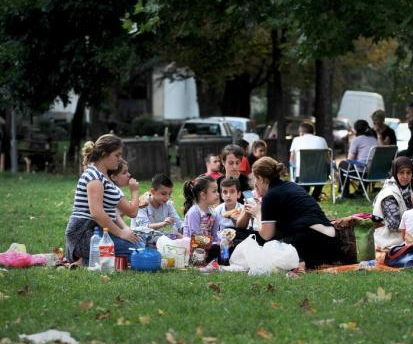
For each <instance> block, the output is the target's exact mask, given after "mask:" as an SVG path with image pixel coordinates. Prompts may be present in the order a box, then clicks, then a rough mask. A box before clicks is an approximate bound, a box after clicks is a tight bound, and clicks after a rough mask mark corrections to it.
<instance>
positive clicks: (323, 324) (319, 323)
mask: <svg viewBox="0 0 413 344" xmlns="http://www.w3.org/2000/svg"><path fill="white" fill-rule="evenodd" d="M333 322H334V319H322V320H314V321H313V324H314V325H316V326H318V327H331V326H332V325H333Z"/></svg>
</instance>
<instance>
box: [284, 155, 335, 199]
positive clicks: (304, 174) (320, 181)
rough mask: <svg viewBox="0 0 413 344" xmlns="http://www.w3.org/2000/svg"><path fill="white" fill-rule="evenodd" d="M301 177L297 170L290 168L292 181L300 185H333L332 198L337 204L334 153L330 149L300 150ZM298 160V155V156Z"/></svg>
mask: <svg viewBox="0 0 413 344" xmlns="http://www.w3.org/2000/svg"><path fill="white" fill-rule="evenodd" d="M298 152H299V170H300V173H299V176H298V178H297V176H296V172H297V169H296V168H295V167H294V166H290V180H291V181H292V182H295V183H296V184H298V185H302V186H313V185H326V184H330V185H331V198H332V200H333V203H335V202H336V194H335V190H334V183H335V178H334V169H333V152H332V150H331V149H330V148H326V149H300V150H299V151H298ZM297 160H298V155H297Z"/></svg>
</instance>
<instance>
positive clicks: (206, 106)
mask: <svg viewBox="0 0 413 344" xmlns="http://www.w3.org/2000/svg"><path fill="white" fill-rule="evenodd" d="M196 95H197V100H198V106H199V115H200V116H201V117H208V116H221V108H220V103H221V99H222V94H221V92H219V91H218V90H217V89H216V88H214V87H211V86H209V85H208V84H206V83H204V82H202V81H200V80H199V79H198V78H197V79H196Z"/></svg>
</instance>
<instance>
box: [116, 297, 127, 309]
mask: <svg viewBox="0 0 413 344" xmlns="http://www.w3.org/2000/svg"><path fill="white" fill-rule="evenodd" d="M115 304H116V306H118V307H122V306H123V305H124V304H125V300H124V299H122V297H121V296H120V295H118V296H116V300H115Z"/></svg>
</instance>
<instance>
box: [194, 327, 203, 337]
mask: <svg viewBox="0 0 413 344" xmlns="http://www.w3.org/2000/svg"><path fill="white" fill-rule="evenodd" d="M195 335H196V336H197V337H202V336H203V335H204V330H203V329H202V327H201V326H198V327H197V328H196V332H195Z"/></svg>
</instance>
